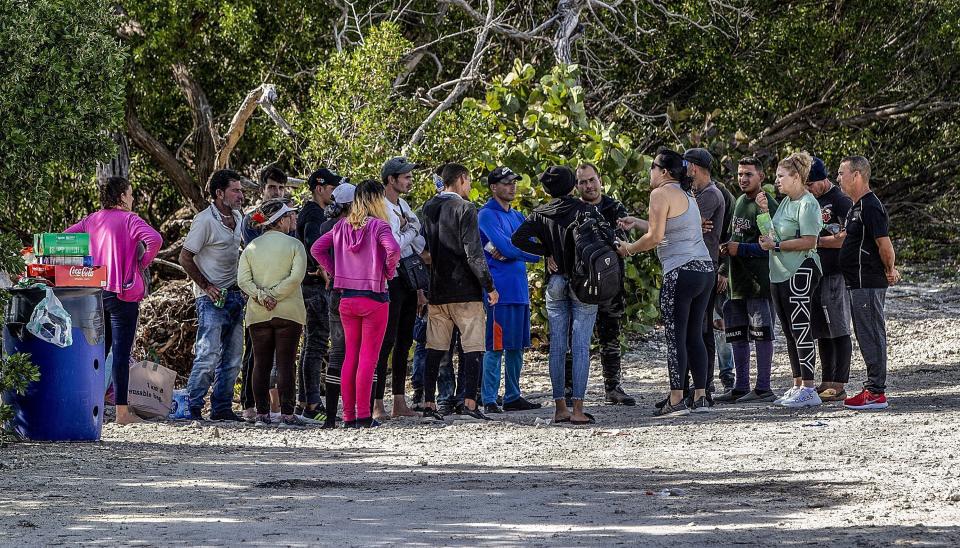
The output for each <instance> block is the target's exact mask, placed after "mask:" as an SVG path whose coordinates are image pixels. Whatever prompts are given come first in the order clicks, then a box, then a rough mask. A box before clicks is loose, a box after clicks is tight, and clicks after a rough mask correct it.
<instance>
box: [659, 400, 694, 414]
mask: <svg viewBox="0 0 960 548" xmlns="http://www.w3.org/2000/svg"><path fill="white" fill-rule="evenodd" d="M684 401H686V400H681V401H680V403H678V404H676V405H670V398H669V397H668V398H667V401H665V402H664V404H663V407H661V408H659V409H657V412H656V413H655V415H656V416H658V417H680V416H683V415H689V414H690V408H688V407H687V404H686V403H684Z"/></svg>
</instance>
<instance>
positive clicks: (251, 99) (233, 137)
mask: <svg viewBox="0 0 960 548" xmlns="http://www.w3.org/2000/svg"><path fill="white" fill-rule="evenodd" d="M263 92H264V90H263V86H258V87H256V88H254V89H252V90H250V92H249V93H247V96H246V97H245V98H244V99H243V102H242V103H240V108H239V109H237V112H236V114H234V115H233V119H232V120H231V121H230V129H228V130H227V134H226V135H225V136H224V137H223V139H221V140H220V142H219V143H217V144H218V147H217V148H218V151H217V159H216V161H215V162H214V166H213V168H214V171H216V170H218V169H224V168H226V167H228V166H229V165H230V154H231V153H233V149H234V148H236V146H237V143H238V142H240V138H241V137H243V132H244V131H245V130H246V128H247V120H249V119H250V117H251V116H253V112H254V111H255V110H257V100H258V99H260V97H261V96H262V95H263Z"/></svg>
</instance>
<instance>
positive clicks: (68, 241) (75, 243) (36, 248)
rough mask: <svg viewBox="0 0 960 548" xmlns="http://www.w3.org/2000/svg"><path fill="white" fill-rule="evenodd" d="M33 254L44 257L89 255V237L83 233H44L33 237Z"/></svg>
mask: <svg viewBox="0 0 960 548" xmlns="http://www.w3.org/2000/svg"><path fill="white" fill-rule="evenodd" d="M33 253H34V254H35V255H37V256H45V255H79V256H84V255H89V254H90V235H89V234H85V233H82V232H80V233H76V234H59V233H53V232H44V233H42V234H34V235H33Z"/></svg>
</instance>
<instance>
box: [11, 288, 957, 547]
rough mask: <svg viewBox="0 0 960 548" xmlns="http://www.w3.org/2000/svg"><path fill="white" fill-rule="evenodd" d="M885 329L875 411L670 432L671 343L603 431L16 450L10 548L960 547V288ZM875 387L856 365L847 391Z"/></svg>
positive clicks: (743, 409)
mask: <svg viewBox="0 0 960 548" xmlns="http://www.w3.org/2000/svg"><path fill="white" fill-rule="evenodd" d="M888 318H889V320H888V331H889V333H890V337H891V352H890V364H891V371H890V382H889V384H890V387H889V391H890V395H891V396H892V398H891V403H892V408H891V409H890V410H889V411H887V412H881V413H855V412H852V411H846V410H843V409H842V408H840V407H838V406H837V405H836V404H833V405H831V406H824V407H822V408H820V409H817V410H805V411H794V410H786V409H780V408H773V407H747V406H730V407H723V408H718V410H717V412H715V413H713V414H710V415H709V416H706V417H697V416H691V417H686V418H680V419H670V420H662V419H661V420H658V419H654V418H652V417H651V416H650V411H651V406H652V404H653V402H654V401H656V399H658V398H659V397H661V394H662V392H663V391H664V380H665V373H664V370H663V365H662V358H661V356H662V355H663V348H662V336H661V335H662V334H658V335H655V336H652V337H649V338H647V339H644V340H641V341H638V342H637V343H636V344H635V345H634V346H635V348H636V350H635V351H633V352H631V353H629V354H628V356H627V365H626V368H625V369H626V373H627V382H626V385H627V388H628V390H629V391H632V392H635V393H637V394H638V395H639V396H640V405H639V406H638V407H635V408H615V407H609V406H594V407H593V408H592V409H591V411H592V412H593V413H594V414H595V415H596V416H597V418H598V420H599V423H600V424H599V425H598V426H596V427H591V428H587V427H556V426H549V427H543V426H534V425H533V423H534V422H535V420H536V418H537V417H545V418H547V417H550V416H551V414H552V408H550V409H544V410H542V411H541V412H538V413H529V414H525V415H520V416H517V415H512V414H511V415H509V420H510V422H509V423H497V424H489V425H471V424H462V425H453V426H447V427H427V426H422V425H418V424H415V423H413V422H403V421H392V422H391V423H389V424H388V425H386V426H384V427H382V428H379V429H376V430H370V431H355V430H350V431H345V430H339V431H332V432H330V431H321V430H317V429H309V430H307V431H299V432H291V431H280V430H275V429H273V430H261V429H254V428H252V427H230V426H224V425H214V424H212V423H207V424H204V425H199V424H190V423H179V424H149V425H143V426H137V427H118V426H115V425H112V424H111V425H108V426H107V427H106V428H105V430H104V441H103V443H99V444H76V445H67V444H27V443H22V444H16V445H13V446H11V447H8V448H7V449H3V450H0V544H3V545H28V546H29V545H60V544H101V545H116V544H121V543H123V544H132V545H238V544H250V545H270V546H290V545H293V546H305V545H317V544H336V545H353V546H369V545H375V544H399V543H404V544H422V545H468V544H469V545H477V544H487V545H517V544H521V543H523V544H533V545H548V544H549V545H575V544H589V545H611V544H641V543H642V544H645V545H656V546H659V545H663V546H668V545H669V546H676V545H702V544H707V543H715V544H722V545H727V544H742V545H757V546H769V545H772V544H775V543H783V544H831V543H836V544H838V545H854V544H856V545H861V546H874V545H889V544H906V545H910V544H923V545H939V546H957V545H960V428H958V427H960V367H958V366H960V289H958V288H957V287H956V286H951V287H946V286H932V285H911V286H903V287H900V288H896V289H894V290H891V292H890V293H889V294H888ZM782 350H783V349H782V348H781V347H779V346H778V354H777V362H776V365H775V367H774V373H775V376H776V378H775V381H774V384H775V386H785V385H786V383H787V376H788V374H789V367H788V365H787V364H786V359H785V355H784V353H783V352H782ZM598 369H599V367H598V366H597V367H595V369H594V372H595V373H598ZM863 373H864V372H863V364H862V361H861V360H860V359H859V356H857V355H856V351H855V360H854V371H853V373H852V378H853V379H854V382H852V383H851V384H850V385H849V388H850V389H851V390H853V389H858V388H859V385H860V381H861V379H862V378H863V377H864V374H863ZM597 381H599V375H598V374H595V375H594V377H593V378H592V379H591V385H590V394H589V395H588V398H591V399H592V400H594V401H598V400H600V399H601V396H600V388H601V387H600V385H599V384H598V382H597ZM548 384H549V381H548V379H547V377H546V368H545V364H544V363H543V361H542V360H541V359H538V360H537V362H536V363H532V364H531V366H530V370H529V372H528V374H527V378H526V379H525V386H524V389H525V391H527V392H529V393H533V395H535V396H539V397H540V398H539V399H546V397H547V393H548V392H547V388H548Z"/></svg>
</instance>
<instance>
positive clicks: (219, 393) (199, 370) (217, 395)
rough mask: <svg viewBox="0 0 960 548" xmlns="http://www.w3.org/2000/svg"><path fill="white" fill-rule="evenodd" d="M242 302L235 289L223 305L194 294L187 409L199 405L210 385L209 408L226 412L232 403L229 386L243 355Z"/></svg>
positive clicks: (231, 391) (235, 379)
mask: <svg viewBox="0 0 960 548" xmlns="http://www.w3.org/2000/svg"><path fill="white" fill-rule="evenodd" d="M245 304H246V301H245V300H244V298H243V294H242V293H240V292H239V291H231V292H230V293H228V294H227V302H226V304H224V306H223V308H217V307H215V306H213V302H212V301H211V300H210V297H208V296H206V295H203V296H201V297H199V298H197V324H198V327H197V342H196V344H194V345H193V352H194V358H193V369H192V370H191V371H190V379H189V380H188V381H187V392H188V394H189V395H190V408H191V409H193V408H198V407H203V400H204V397H206V395H207V390H208V389H209V388H210V386H211V385H213V393H212V394H211V395H210V405H211V408H212V411H213V412H214V413H219V412H226V411H229V410H230V408H231V407H232V404H233V387H234V385H235V384H236V383H237V375H238V374H239V373H240V363H241V358H242V356H243V309H244V306H245Z"/></svg>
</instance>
